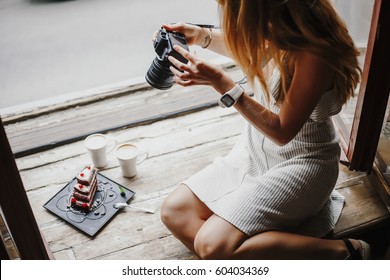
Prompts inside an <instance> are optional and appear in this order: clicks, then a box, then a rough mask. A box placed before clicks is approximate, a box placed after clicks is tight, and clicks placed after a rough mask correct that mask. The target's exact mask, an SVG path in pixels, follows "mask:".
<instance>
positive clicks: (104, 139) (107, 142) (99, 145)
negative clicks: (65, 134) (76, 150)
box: [84, 133, 117, 168]
mask: <svg viewBox="0 0 390 280" xmlns="http://www.w3.org/2000/svg"><path fill="white" fill-rule="evenodd" d="M116 143H117V141H116V139H115V138H113V137H108V136H105V135H103V134H99V133H97V134H91V135H89V136H88V137H87V138H86V139H85V140H84V146H85V148H86V149H87V150H88V151H89V154H90V156H91V159H92V163H93V165H94V166H95V167H97V168H102V167H105V166H106V165H107V154H108V153H110V152H111V151H112V150H113V149H114V148H115V146H116Z"/></svg>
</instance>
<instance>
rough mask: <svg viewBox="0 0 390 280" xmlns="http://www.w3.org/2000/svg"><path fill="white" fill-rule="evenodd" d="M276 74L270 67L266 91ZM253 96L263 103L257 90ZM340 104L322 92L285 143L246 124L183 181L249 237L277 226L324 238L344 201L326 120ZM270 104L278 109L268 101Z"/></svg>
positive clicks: (331, 93) (335, 149) (334, 144)
mask: <svg viewBox="0 0 390 280" xmlns="http://www.w3.org/2000/svg"><path fill="white" fill-rule="evenodd" d="M280 76H281V75H280V71H279V70H278V69H277V68H275V69H274V71H273V73H272V75H271V77H270V79H269V81H268V86H269V89H270V92H274V91H275V90H273V89H275V88H276V87H277V85H278V83H279V80H280ZM255 99H256V100H257V101H258V102H259V103H262V104H266V103H265V100H264V98H263V94H262V93H261V92H260V93H258V94H255ZM273 101H274V99H273ZM341 106H342V104H341V103H340V102H339V101H338V100H337V97H336V92H335V91H334V90H330V91H327V92H324V93H323V95H322V97H321V99H320V101H319V102H318V104H317V106H316V108H315V110H314V111H313V113H312V115H311V116H310V119H309V120H308V121H307V122H306V123H305V124H304V126H303V128H302V129H301V131H300V132H299V133H298V134H297V135H296V136H295V138H294V139H293V140H292V141H290V142H289V143H288V144H287V145H284V146H278V145H276V144H275V143H273V142H272V141H271V140H269V139H268V138H266V137H265V136H264V135H263V134H262V133H261V132H259V131H258V130H257V129H256V128H254V127H253V126H251V125H250V124H249V123H247V124H246V126H245V128H244V130H243V132H242V134H241V136H240V138H239V140H238V141H237V143H236V144H235V145H234V147H233V149H232V150H231V151H230V153H229V154H228V155H226V156H225V157H218V158H216V159H215V160H214V162H213V163H212V164H211V165H209V166H208V167H206V168H205V169H203V170H201V171H200V172H198V173H196V174H195V175H193V176H192V177H190V178H189V179H187V180H186V181H185V182H183V183H184V184H185V185H187V186H188V187H189V188H190V189H191V190H192V192H193V193H194V194H195V195H196V196H197V197H198V198H199V199H200V200H201V201H203V202H204V203H205V204H206V205H207V206H208V207H209V208H210V209H211V210H212V211H213V212H214V213H215V214H216V215H218V216H220V217H221V218H223V219H225V220H226V221H228V222H229V223H231V224H232V225H234V226H235V227H237V228H238V229H239V230H241V231H242V232H244V233H245V234H247V235H249V236H252V235H255V234H257V233H260V232H263V231H269V230H278V231H285V232H294V233H299V234H304V235H309V236H315V237H324V236H325V235H326V234H328V233H329V232H330V231H331V230H332V229H333V228H334V226H335V223H336V222H337V219H338V218H339V216H340V213H341V210H342V207H343V203H344V198H343V197H342V196H341V195H340V194H339V193H338V192H337V191H335V190H334V186H335V184H336V180H337V178H338V172H339V165H338V164H339V155H340V147H339V145H338V140H337V137H336V134H335V130H334V127H333V123H332V121H331V116H332V115H335V114H337V113H338V112H339V111H340V110H341ZM270 109H271V111H273V112H275V113H278V112H279V107H278V106H276V105H275V104H274V102H272V100H271V104H270Z"/></svg>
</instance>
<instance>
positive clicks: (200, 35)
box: [153, 22, 207, 45]
mask: <svg viewBox="0 0 390 280" xmlns="http://www.w3.org/2000/svg"><path fill="white" fill-rule="evenodd" d="M162 27H164V28H165V29H166V30H168V31H177V32H179V33H182V34H184V36H185V37H186V40H187V44H188V45H202V44H203V42H204V37H206V36H207V33H206V32H207V31H205V30H204V29H203V28H202V27H199V26H196V25H192V24H187V23H184V22H179V23H174V24H163V26H162ZM156 36H157V32H155V33H154V34H153V41H154V40H155V39H156Z"/></svg>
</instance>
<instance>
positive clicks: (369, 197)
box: [6, 73, 390, 260]
mask: <svg viewBox="0 0 390 280" xmlns="http://www.w3.org/2000/svg"><path fill="white" fill-rule="evenodd" d="M233 74H234V73H233ZM236 74H237V73H235V74H234V75H236ZM237 76H239V74H237ZM172 92H173V93H172ZM172 92H167V93H162V92H156V91H154V92H147V93H145V92H144V96H145V95H146V96H147V97H148V98H149V100H150V99H156V100H155V101H154V102H156V104H157V103H158V102H159V100H160V101H161V100H162V99H164V95H165V97H166V96H169V95H170V94H183V95H185V94H186V92H185V91H183V90H182V91H180V90H177V89H173V90H172ZM141 96H142V94H141V93H137V94H134V95H133V98H134V100H133V101H131V99H132V96H128V95H124V94H121V95H120V96H116V97H111V98H110V99H109V100H108V101H104V100H100V101H98V102H97V103H95V104H90V105H85V104H84V105H80V106H79V107H72V106H69V108H62V109H61V111H58V110H54V111H53V112H50V111H49V112H46V113H44V114H43V115H41V116H35V117H30V118H28V120H22V119H21V120H19V122H18V123H15V122H12V121H10V122H9V123H8V124H7V126H6V130H7V133H8V134H9V138H10V142H11V143H14V146H13V148H15V149H20V150H19V151H30V153H27V154H26V155H24V156H22V154H20V156H19V157H18V158H17V165H18V168H19V170H20V174H21V177H22V180H23V182H24V185H25V189H26V191H27V194H28V198H29V200H30V203H31V205H32V208H33V211H34V214H35V217H36V220H37V222H38V225H39V227H40V229H41V231H42V233H43V236H44V238H45V239H46V241H47V242H48V244H49V246H50V248H51V250H52V251H53V253H54V256H55V258H56V259H105V260H107V259H115V260H119V259H194V258H196V257H195V256H194V255H192V254H191V253H190V252H189V251H188V250H187V249H186V248H185V247H184V246H183V245H182V244H181V243H180V242H179V241H178V240H176V239H175V238H174V237H173V236H172V234H171V233H170V232H169V231H168V230H167V229H166V228H165V226H164V225H163V224H162V222H161V221H160V210H159V209H160V206H161V204H162V201H163V200H164V198H165V197H166V196H167V195H168V194H169V193H170V192H171V191H172V190H173V189H174V188H175V187H176V186H177V185H178V184H179V183H180V182H181V181H183V180H184V179H186V178H188V177H189V176H191V175H192V174H194V173H195V172H197V171H199V170H201V169H202V168H204V167H205V166H207V165H208V164H210V163H211V162H212V161H213V159H214V158H215V157H217V156H223V155H225V154H226V153H228V152H229V150H230V149H231V148H232V146H233V144H234V143H235V141H236V140H237V137H238V135H239V133H240V131H241V129H242V127H243V124H244V121H243V119H242V118H241V116H240V115H238V114H237V113H236V112H235V111H234V109H222V108H219V107H215V106H214V105H215V103H216V102H215V100H216V96H215V97H212V98H215V99H214V102H211V101H210V100H207V101H205V102H204V104H203V108H201V107H202V106H200V107H199V108H197V109H194V110H191V111H189V112H181V113H178V114H176V115H175V114H173V113H174V112H175V109H174V108H173V107H172V108H170V109H169V111H170V112H171V113H172V112H173V113H172V114H170V115H169V114H168V115H169V116H168V115H167V116H166V117H164V114H162V113H161V114H159V116H160V117H159V119H153V120H151V119H149V121H147V122H137V121H134V123H133V124H131V123H130V122H128V125H124V126H123V128H119V126H118V127H117V128H112V129H107V128H108V127H109V126H108V125H107V124H109V123H108V122H107V121H105V119H104V118H99V120H101V121H100V124H101V125H102V126H104V127H101V131H106V133H107V134H108V135H110V136H113V137H116V138H117V140H118V142H119V143H125V142H130V143H133V144H136V145H138V146H139V147H140V148H141V149H145V150H146V151H148V153H149V157H148V158H147V159H146V160H145V161H144V162H143V163H141V164H140V165H139V168H138V171H139V173H138V175H137V176H136V177H135V178H133V179H126V178H124V177H122V176H121V172H120V168H119V166H118V162H117V160H116V159H115V158H114V157H113V156H112V155H110V157H109V164H108V166H107V167H106V168H105V169H103V170H101V171H100V172H101V173H102V174H103V175H105V176H107V177H109V178H111V179H112V180H114V181H116V182H118V183H120V184H123V185H124V186H126V187H128V188H129V189H131V190H133V191H135V192H136V196H135V198H134V200H132V202H131V203H132V204H133V205H135V206H141V207H148V208H155V209H156V210H157V211H156V213H155V214H147V213H143V212H139V211H135V210H132V209H124V210H121V211H120V212H119V213H118V214H117V215H116V216H115V217H114V218H113V219H112V220H111V221H110V222H109V223H108V224H107V225H106V226H105V227H104V228H103V230H102V231H101V232H99V233H98V235H97V236H96V237H95V238H90V237H89V236H87V235H86V234H84V233H82V232H80V231H79V230H77V229H75V228H74V227H72V226H71V225H69V224H68V223H66V222H64V221H63V220H61V219H59V218H58V217H57V216H55V215H53V214H52V213H50V212H48V211H47V210H46V209H44V208H43V204H44V203H45V202H47V201H48V200H49V199H50V198H51V197H52V196H53V195H55V194H56V193H57V192H58V191H59V190H60V189H61V188H62V187H64V186H65V184H66V183H67V182H68V181H69V180H71V179H72V178H73V177H74V176H75V174H76V173H77V172H78V171H80V170H81V168H82V167H84V166H85V165H86V164H88V163H89V161H90V159H89V155H88V153H87V151H86V150H85V148H84V146H83V141H82V139H83V137H84V136H85V134H88V133H90V132H94V131H99V127H97V128H93V129H92V130H88V129H86V128H87V127H85V125H83V123H79V125H77V126H74V127H72V126H71V125H69V123H71V122H72V123H76V122H77V120H78V121H80V122H81V121H82V120H83V119H84V118H86V119H88V122H87V123H88V124H90V123H92V119H91V116H92V115H96V114H98V113H99V112H100V115H99V116H101V114H103V113H102V111H104V114H106V116H107V115H110V116H111V118H110V119H109V120H110V122H116V121H118V119H115V114H116V111H117V110H120V111H121V112H126V111H127V112H129V114H128V115H127V116H126V115H119V116H118V118H121V120H119V121H120V122H122V123H124V122H126V121H128V120H126V119H125V118H126V117H128V116H129V115H132V116H134V114H133V113H131V112H142V110H140V109H139V108H138V109H137V106H140V105H139V104H140V103H139V102H141V101H140V100H142V97H141ZM187 101H188V100H187ZM187 101H186V102H187ZM137 102H138V103H137ZM210 102H211V104H214V105H213V106H211V105H209V104H210ZM121 104H122V106H125V107H123V108H121V109H118V107H120V105H121ZM205 104H206V105H205ZM83 106H87V107H85V110H84V113H83ZM104 106H105V107H104ZM180 106H181V105H180V104H177V106H176V107H180ZM103 108H104V110H103ZM110 108H111V109H110ZM143 108H145V107H143ZM99 110H100V111H99ZM146 113H147V112H142V114H144V115H143V118H144V119H146V118H147V116H146V117H145V114H146ZM148 113H151V111H150V110H148ZM75 114H77V118H75ZM137 114H138V113H137ZM140 114H141V113H140ZM137 117H138V116H135V119H137ZM112 119H114V120H112ZM69 120H72V121H71V122H70V121H69ZM45 123H46V124H49V125H50V126H52V127H56V131H57V132H58V131H60V130H61V129H64V130H63V131H61V134H62V135H67V134H71V135H73V136H72V137H73V138H72V139H73V140H72V139H70V140H69V141H66V142H63V143H60V144H58V142H56V143H57V144H56V145H52V146H50V141H52V140H50V141H46V142H45V143H46V144H45V145H46V146H45V147H43V148H42V147H41V148H39V147H40V145H39V144H40V142H39V140H37V139H42V138H44V136H45V135H47V137H52V136H53V135H51V134H55V133H53V131H52V130H50V129H45V126H44V125H45ZM63 123H64V125H63ZM34 124H35V127H34ZM88 124H86V125H88ZM95 125H98V126H99V122H97V123H96V124H95ZM28 126H30V128H29V130H28V132H27V133H30V134H31V135H33V131H34V130H35V131H40V132H41V133H43V134H44V135H39V133H37V134H34V135H35V136H34V137H35V138H34V137H24V138H23V133H21V131H22V128H25V127H28ZM112 127H115V124H114V123H112ZM77 129H80V131H74V130H77ZM48 131H51V132H50V133H48ZM45 133H46V134H45ZM74 135H76V136H74ZM22 138H23V139H22ZM16 139H22V140H16ZM26 139H29V140H28V141H30V145H28V144H29V143H26ZM46 140H47V139H46ZM28 141H27V142H28ZM53 141H54V140H53ZM47 143H48V144H47ZM41 144H42V143H41ZM21 145H24V146H23V148H21ZM29 147H30V148H31V149H30V150H29ZM37 147H38V148H37ZM340 171H341V172H340V177H339V180H338V183H337V186H336V188H337V189H338V190H339V191H340V192H341V193H342V194H344V195H345V196H346V204H345V207H344V209H343V216H342V218H341V219H340V221H339V222H338V224H337V228H336V230H335V232H334V237H337V238H339V237H345V236H350V235H356V234H365V233H366V232H367V228H375V227H380V226H383V224H385V223H386V222H387V221H389V219H390V216H389V211H388V209H387V208H386V206H385V204H384V203H383V202H382V200H381V197H380V196H379V194H378V192H377V190H376V185H378V184H380V181H379V180H378V178H377V177H376V176H375V174H371V175H369V176H368V175H366V174H362V173H357V172H351V171H349V170H348V169H347V168H346V167H344V166H342V165H340ZM373 205H375V207H373Z"/></svg>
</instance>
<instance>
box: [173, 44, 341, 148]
mask: <svg viewBox="0 0 390 280" xmlns="http://www.w3.org/2000/svg"><path fill="white" fill-rule="evenodd" d="M176 50H177V51H178V52H179V53H180V54H182V55H183V56H184V57H186V58H187V59H188V60H189V61H190V62H191V63H190V64H189V65H185V64H183V63H181V62H179V61H177V60H176V59H174V58H169V59H170V61H171V62H172V63H173V64H174V65H175V66H176V67H178V68H179V69H181V70H182V71H184V72H180V71H178V70H176V69H175V68H174V67H171V71H172V72H173V73H174V74H175V76H176V82H177V83H178V84H180V85H182V86H190V85H197V84H204V85H210V86H212V87H214V88H215V89H216V90H217V91H218V92H219V93H220V94H221V95H222V94H224V93H225V92H227V91H229V90H230V89H231V88H233V86H234V85H235V83H234V81H233V80H232V79H231V78H230V77H229V76H228V75H227V74H226V73H225V72H224V71H223V70H222V69H221V68H220V67H219V66H217V65H214V64H211V63H208V62H206V61H203V60H201V59H199V58H197V57H195V56H193V55H192V54H190V53H189V52H187V51H185V50H184V49H182V48H176ZM333 72H334V71H333V70H332V69H331V68H330V66H328V65H327V64H326V63H325V62H324V61H323V60H322V59H321V58H319V57H318V56H315V55H312V54H310V53H308V52H301V53H297V54H295V55H294V63H293V75H292V76H293V79H292V82H291V86H290V88H289V91H288V93H287V97H286V98H285V100H284V102H283V104H282V106H281V109H280V112H279V114H275V113H273V112H271V111H269V110H268V109H267V108H266V107H264V106H262V105H261V104H259V103H258V102H257V101H255V100H254V99H252V98H251V97H250V96H248V95H247V94H245V93H244V94H243V95H242V96H241V98H240V99H239V100H238V102H237V103H236V104H235V105H234V106H235V108H236V109H237V111H238V112H240V113H241V115H242V116H244V117H245V118H246V119H247V120H248V121H249V122H250V123H251V124H252V125H253V126H254V127H256V129H258V130H259V131H261V132H262V133H263V134H264V135H265V136H266V137H267V138H269V139H271V140H272V141H273V142H275V143H276V144H278V145H285V144H287V143H288V142H290V141H291V140H292V139H293V138H294V137H295V136H296V134H297V133H298V132H299V131H300V130H301V128H302V126H303V125H304V123H305V122H306V121H307V120H308V118H309V117H310V115H311V113H312V112H313V110H314V108H315V106H316V104H317V103H318V101H319V99H320V97H321V95H322V94H323V93H324V92H325V91H326V90H327V89H329V88H330V87H331V86H332V83H333Z"/></svg>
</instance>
